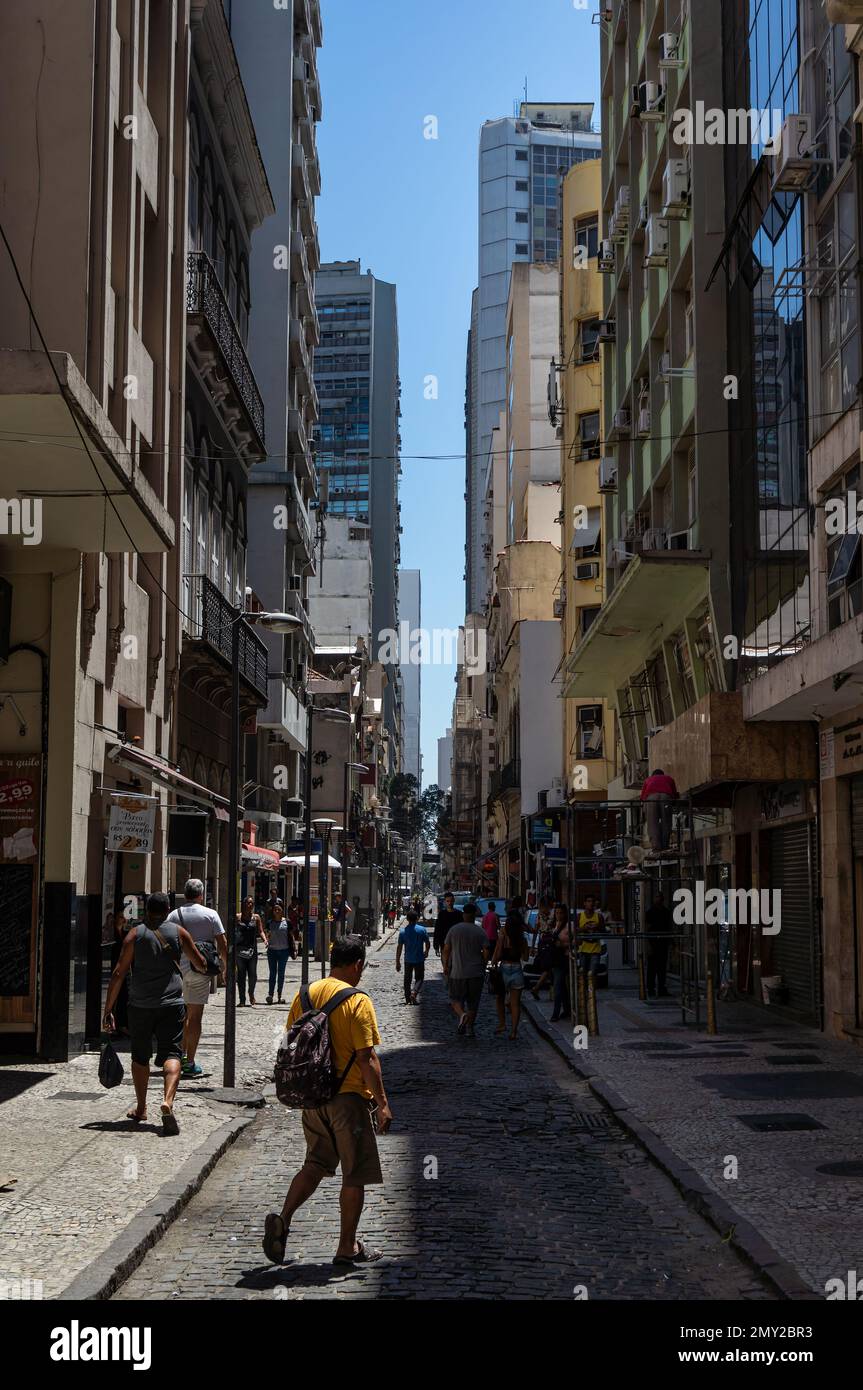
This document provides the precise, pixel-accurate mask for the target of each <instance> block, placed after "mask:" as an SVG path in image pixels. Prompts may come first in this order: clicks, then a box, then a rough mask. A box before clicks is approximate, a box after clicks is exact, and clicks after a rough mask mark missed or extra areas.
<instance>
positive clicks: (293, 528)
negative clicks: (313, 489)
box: [287, 474, 315, 561]
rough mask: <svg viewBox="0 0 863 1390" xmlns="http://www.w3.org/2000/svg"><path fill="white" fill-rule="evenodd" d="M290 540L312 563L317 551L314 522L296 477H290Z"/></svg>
mask: <svg viewBox="0 0 863 1390" xmlns="http://www.w3.org/2000/svg"><path fill="white" fill-rule="evenodd" d="M287 535H288V539H289V540H290V541H292V542H293V543H294V545H297V546H299V547H300V549H301V550H302V551H303V553H304V555H305V557H306V560H307V561H311V559H312V556H313V554H314V549H315V537H314V530H313V528H312V521H311V517H310V516H309V513H308V511H307V509H306V504H305V502H304V501H303V495H302V492H301V491H300V488H299V485H298V482H297V479H296V477H295V475H293V474H291V475H290V481H289V483H288V527H287Z"/></svg>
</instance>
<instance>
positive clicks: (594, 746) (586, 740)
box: [576, 705, 602, 760]
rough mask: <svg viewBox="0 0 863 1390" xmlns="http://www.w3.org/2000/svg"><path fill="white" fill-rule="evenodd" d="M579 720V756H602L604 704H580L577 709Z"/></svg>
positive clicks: (586, 757) (582, 757) (583, 757)
mask: <svg viewBox="0 0 863 1390" xmlns="http://www.w3.org/2000/svg"><path fill="white" fill-rule="evenodd" d="M576 719H577V721H578V757H579V758H581V759H584V760H587V759H588V758H601V757H602V705H579V707H578V709H577V711H576Z"/></svg>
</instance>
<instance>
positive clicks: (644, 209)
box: [634, 198, 650, 232]
mask: <svg viewBox="0 0 863 1390" xmlns="http://www.w3.org/2000/svg"><path fill="white" fill-rule="evenodd" d="M649 216H650V199H649V198H642V200H641V203H640V205H639V208H638V221H637V222H636V224H635V229H634V230H635V231H636V232H643V231H644V230H645V228H646V226H647V219H648V218H649Z"/></svg>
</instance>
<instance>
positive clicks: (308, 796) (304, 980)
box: [300, 692, 351, 985]
mask: <svg viewBox="0 0 863 1390" xmlns="http://www.w3.org/2000/svg"><path fill="white" fill-rule="evenodd" d="M317 713H318V716H319V718H321V719H326V720H328V721H329V722H331V723H340V722H342V723H343V722H345V721H350V720H351V715H350V713H349V712H348V710H344V709H320V710H318V711H317ZM314 716H315V704H314V699H313V697H312V696H311V695H309V694H308V692H307V695H306V777H305V789H304V799H305V826H304V833H305V864H304V867H303V950H302V970H301V974H300V983H301V984H302V985H307V984H308V983H309V914H310V912H311V909H312V882H311V880H312V752H313V748H312V732H313V728H314ZM319 889H320V885H319ZM319 896H320V892H319ZM318 916H319V918H320V909H319V912H318Z"/></svg>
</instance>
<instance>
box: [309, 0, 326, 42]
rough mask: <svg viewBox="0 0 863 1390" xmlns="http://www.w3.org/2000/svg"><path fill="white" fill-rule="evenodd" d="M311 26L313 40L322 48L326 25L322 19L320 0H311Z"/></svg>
mask: <svg viewBox="0 0 863 1390" xmlns="http://www.w3.org/2000/svg"><path fill="white" fill-rule="evenodd" d="M309 28H310V31H311V35H312V42H313V43H314V45H315V46H316V47H317V48H320V47H321V46H322V44H323V42H324V26H323V23H322V21H321V6H320V0H309Z"/></svg>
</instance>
